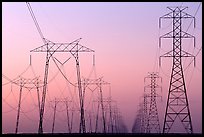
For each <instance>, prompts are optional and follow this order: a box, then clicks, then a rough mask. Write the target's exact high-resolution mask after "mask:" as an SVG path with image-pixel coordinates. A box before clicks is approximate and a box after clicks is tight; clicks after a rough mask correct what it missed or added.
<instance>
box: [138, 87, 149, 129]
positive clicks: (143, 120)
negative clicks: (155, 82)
mask: <svg viewBox="0 0 204 137" xmlns="http://www.w3.org/2000/svg"><path fill="white" fill-rule="evenodd" d="M147 97H148V94H147V93H146V92H145V88H144V95H143V103H142V106H140V107H141V108H142V114H141V115H140V116H141V125H140V126H141V127H140V132H141V133H146V132H147V120H148V100H147Z"/></svg>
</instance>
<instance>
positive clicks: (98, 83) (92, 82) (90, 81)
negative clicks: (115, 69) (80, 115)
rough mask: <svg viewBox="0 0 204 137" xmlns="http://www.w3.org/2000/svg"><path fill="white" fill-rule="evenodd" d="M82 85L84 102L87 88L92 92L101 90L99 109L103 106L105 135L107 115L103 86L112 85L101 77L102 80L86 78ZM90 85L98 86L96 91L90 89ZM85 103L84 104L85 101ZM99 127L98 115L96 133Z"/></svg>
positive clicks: (104, 131)
mask: <svg viewBox="0 0 204 137" xmlns="http://www.w3.org/2000/svg"><path fill="white" fill-rule="evenodd" d="M81 84H82V85H83V100H84V95H85V90H86V88H89V89H90V90H91V91H92V92H93V91H95V90H96V89H98V88H99V94H100V97H99V100H100V103H99V104H98V109H99V106H100V105H101V109H102V118H103V133H106V121H105V113H104V104H103V102H104V101H103V94H102V85H110V83H108V82H105V81H104V80H102V77H101V78H98V79H89V78H84V79H83V80H82V81H81ZM88 85H96V87H95V88H94V89H91V88H90V87H88ZM83 103H84V101H83ZM97 127H98V115H97V117H96V127H95V128H96V129H95V132H96V131H97Z"/></svg>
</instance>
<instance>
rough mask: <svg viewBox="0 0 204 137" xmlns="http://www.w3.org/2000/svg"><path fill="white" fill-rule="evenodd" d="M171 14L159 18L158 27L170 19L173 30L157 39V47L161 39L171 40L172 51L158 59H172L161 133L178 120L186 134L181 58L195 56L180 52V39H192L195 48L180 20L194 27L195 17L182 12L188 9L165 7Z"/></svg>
mask: <svg viewBox="0 0 204 137" xmlns="http://www.w3.org/2000/svg"><path fill="white" fill-rule="evenodd" d="M167 8H168V9H169V10H170V11H171V12H170V13H168V14H165V15H164V16H162V17H160V18H159V27H160V21H161V19H172V22H173V30H172V31H171V32H168V33H166V34H164V35H163V36H161V37H160V38H159V46H160V45H161V38H172V39H173V44H172V45H173V49H172V50H171V51H169V52H167V53H165V54H164V55H162V56H160V57H173V66H172V72H171V79H170V86H169V92H168V99H167V106H166V112H165V119H164V125H163V133H168V132H170V129H171V128H172V126H173V123H174V122H175V120H176V118H179V120H180V122H181V123H182V125H183V127H184V128H185V130H186V132H187V133H193V127H192V121H191V115H190V110H189V103H188V99H187V93H186V85H185V80H184V74H183V67H182V60H181V59H182V57H194V65H195V56H193V55H192V54H190V53H187V52H186V51H183V50H182V46H181V44H182V38H193V39H194V47H195V37H194V36H192V35H190V34H188V33H187V32H184V31H182V19H187V18H190V19H191V18H193V19H194V27H195V17H193V16H191V15H189V14H188V13H186V12H184V10H186V9H187V8H188V7H167ZM175 126H177V128H179V127H178V125H175Z"/></svg>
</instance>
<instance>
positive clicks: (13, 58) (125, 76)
mask: <svg viewBox="0 0 204 137" xmlns="http://www.w3.org/2000/svg"><path fill="white" fill-rule="evenodd" d="M30 4H31V6H32V9H33V11H34V14H35V16H36V18H37V20H38V23H39V25H40V27H41V30H42V33H43V34H44V37H45V38H47V39H48V40H51V41H53V42H61V43H63V42H65V43H66V42H72V41H74V40H75V39H78V38H82V40H81V42H80V43H81V44H82V45H84V46H86V47H89V48H91V49H93V50H95V53H94V54H95V57H96V66H95V69H96V73H97V76H98V77H100V76H103V77H104V80H105V81H107V82H110V83H111V93H112V98H113V99H114V100H116V101H117V102H118V106H119V109H120V111H121V114H122V116H123V119H124V121H125V124H126V125H127V127H128V130H129V132H131V128H132V125H133V122H134V119H135V116H136V114H137V113H136V112H137V110H138V109H139V108H138V107H139V106H138V105H139V102H140V101H141V96H142V93H143V89H144V77H146V76H147V74H148V72H152V71H159V74H160V76H161V77H162V78H163V82H162V87H163V91H162V93H159V94H161V95H162V96H163V101H162V102H160V100H158V107H159V108H158V109H159V117H160V126H161V127H162V126H163V120H164V111H165V107H166V97H167V93H168V87H169V80H170V77H169V76H170V73H171V64H172V59H170V58H168V59H166V58H164V59H162V66H161V68H159V64H158V58H159V55H162V54H163V53H165V52H166V51H169V50H171V48H172V45H171V44H169V42H168V40H167V41H165V40H163V41H162V42H163V43H162V47H161V49H159V46H158V40H159V36H161V35H162V34H165V33H167V32H169V31H171V29H172V26H171V25H172V24H171V21H170V20H163V21H162V28H161V29H159V27H158V20H159V17H161V16H163V15H164V14H166V13H168V12H169V10H168V9H167V8H166V7H167V6H181V5H182V6H188V9H187V10H186V12H187V13H189V14H191V15H195V13H196V10H197V8H198V6H199V4H200V3H198V2H188V3H186V2H173V3H169V2H154V3H150V2H145V3H142V2H131V3H130V2H117V3H116V2H108V3H106V2H97V3H94V2H81V3H78V2H70V3H69V2H67V3H63V2H60V3H56V2H49V3H45V2H40V3H36V2H31V3H30ZM201 11H202V4H201V6H200V8H199V10H198V12H197V14H196V16H195V17H196V28H193V24H192V25H191V26H190V28H189V29H188V33H190V34H192V35H194V36H195V37H196V48H193V45H192V40H186V41H185V42H183V44H184V45H183V47H182V48H183V49H184V50H186V51H188V52H190V53H194V55H196V53H198V51H199V49H200V47H201V46H202V39H201V38H202V25H201V24H202V13H201ZM190 22H191V20H190V19H188V20H185V21H183V24H184V25H183V30H184V31H186V30H187V27H188V26H189V24H190ZM2 23H3V24H2V73H3V74H4V75H6V76H7V77H9V78H11V79H14V78H16V77H17V76H18V75H19V74H20V73H21V72H23V71H24V70H25V69H26V67H27V66H29V55H32V67H33V69H34V70H35V73H36V75H40V78H41V79H42V80H43V77H44V64H45V54H44V53H30V52H29V51H30V50H31V49H34V48H36V47H39V46H41V45H43V42H42V40H41V38H40V35H39V34H38V32H37V29H36V27H35V25H34V22H33V20H32V18H31V15H30V13H29V10H28V8H27V6H26V3H25V2H24V3H22V2H18V3H15V2H12V3H11V2H9V3H7V2H3V3H2ZM92 55H93V53H82V54H80V67H81V75H82V76H83V77H88V75H89V73H90V72H91V69H92ZM70 56H71V55H69V54H56V55H55V57H57V58H59V59H61V61H63V60H66V58H67V57H70ZM190 62H191V59H183V64H184V68H186V67H187V66H188V64H189V63H190ZM64 69H65V70H66V72H67V74H68V75H69V78H70V81H72V82H73V83H75V82H76V76H75V74H76V73H75V72H76V71H75V62H74V59H73V58H72V59H71V60H70V61H69V62H68V63H67V64H66V65H65V66H64ZM56 73H57V68H56V66H55V65H54V62H53V61H51V63H50V69H49V78H48V80H51V79H52V77H53V76H54V75H55V74H56ZM184 73H185V80H186V86H187V94H188V100H189V103H190V112H191V117H192V123H193V129H194V132H197V133H201V132H202V108H201V107H202V103H201V102H202V96H201V95H202V86H201V83H202V78H201V75H202V51H201V52H199V54H198V55H197V56H196V66H195V67H193V64H191V65H190V66H189V67H188V68H187V69H186V70H185V72H184ZM23 76H24V77H26V78H32V77H33V74H32V71H31V70H30V69H29V72H26V74H24V75H23ZM6 82H8V81H7V80H6V79H4V78H2V83H3V84H4V83H6ZM65 84H66V82H65V80H64V79H63V77H62V76H60V74H59V76H58V77H56V79H55V80H53V81H52V82H51V83H50V84H49V86H48V90H49V96H50V98H49V99H50V100H52V99H54V97H55V96H58V97H62V94H66V92H63V93H60V95H59V93H58V92H59V91H60V92H62V91H66V89H64V88H65V86H64V85H65ZM70 88H71V87H70ZM106 88H107V87H105V89H104V92H105V93H104V94H106V95H108V94H107V93H108V88H107V89H106ZM2 89H3V92H2V97H3V99H5V100H6V101H7V103H9V105H10V106H9V105H8V104H6V103H5V101H2V111H3V112H2V130H3V133H4V132H6V133H7V132H14V131H15V123H16V113H17V111H13V110H12V108H11V107H13V108H16V107H17V102H18V101H17V100H18V96H19V87H18V86H15V85H12V89H13V91H15V92H12V94H10V91H11V84H8V85H6V86H3V87H2ZM72 90H73V89H72ZM56 91H58V92H56ZM26 93H28V94H26ZM23 94H24V95H23V98H25V101H24V102H27V103H24V102H23V103H22V109H23V110H24V111H29V110H31V109H32V108H34V109H36V106H34V104H33V103H32V102H31V101H30V100H31V99H32V97H33V98H35V99H36V98H37V96H36V92H35V91H34V92H32V93H30V92H28V91H26V90H25V93H24V92H23ZM87 94H89V93H87ZM31 96H32V97H31ZM49 99H48V101H49ZM34 102H35V103H36V104H37V101H36V100H34ZM29 103H30V105H28V104H29ZM23 104H24V105H23ZM34 112H35V113H34ZM34 112H33V113H29V112H28V113H25V114H26V115H27V117H25V115H23V114H22V116H21V118H20V126H19V132H36V131H37V127H38V113H37V110H35V111H34ZM51 113H52V111H51V110H50V112H45V117H46V118H47V119H48V122H45V130H46V131H47V132H50V131H51V126H50V125H51V122H49V118H48V117H49V114H51ZM8 121H9V122H8ZM50 121H52V118H50ZM62 121H63V119H62ZM31 123H32V124H31ZM59 127H60V126H59V125H58V126H57V125H56V131H59V132H62V131H64V130H65V131H66V129H63V128H62V127H60V128H59ZM65 128H66V127H65Z"/></svg>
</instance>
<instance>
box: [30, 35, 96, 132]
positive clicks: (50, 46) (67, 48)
mask: <svg viewBox="0 0 204 137" xmlns="http://www.w3.org/2000/svg"><path fill="white" fill-rule="evenodd" d="M80 40H81V38H79V39H77V40H75V41H73V42H71V43H54V42H52V41H49V40H47V39H45V38H44V41H45V44H44V45H42V46H40V47H38V48H35V49H33V50H31V51H30V52H46V54H47V55H46V62H45V74H44V86H43V93H42V102H41V108H40V122H39V128H38V133H43V114H44V106H45V97H46V91H47V79H48V68H49V61H50V58H51V57H52V55H53V54H54V53H55V52H69V53H71V54H72V55H73V56H74V58H75V60H76V69H77V81H78V89H79V99H80V122H81V124H80V131H79V132H80V133H81V132H82V133H85V132H86V128H85V118H84V106H83V97H82V96H83V95H82V87H81V77H80V66H79V56H78V54H79V52H94V50H91V49H89V48H87V47H85V46H82V45H81V44H79V41H80Z"/></svg>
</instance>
